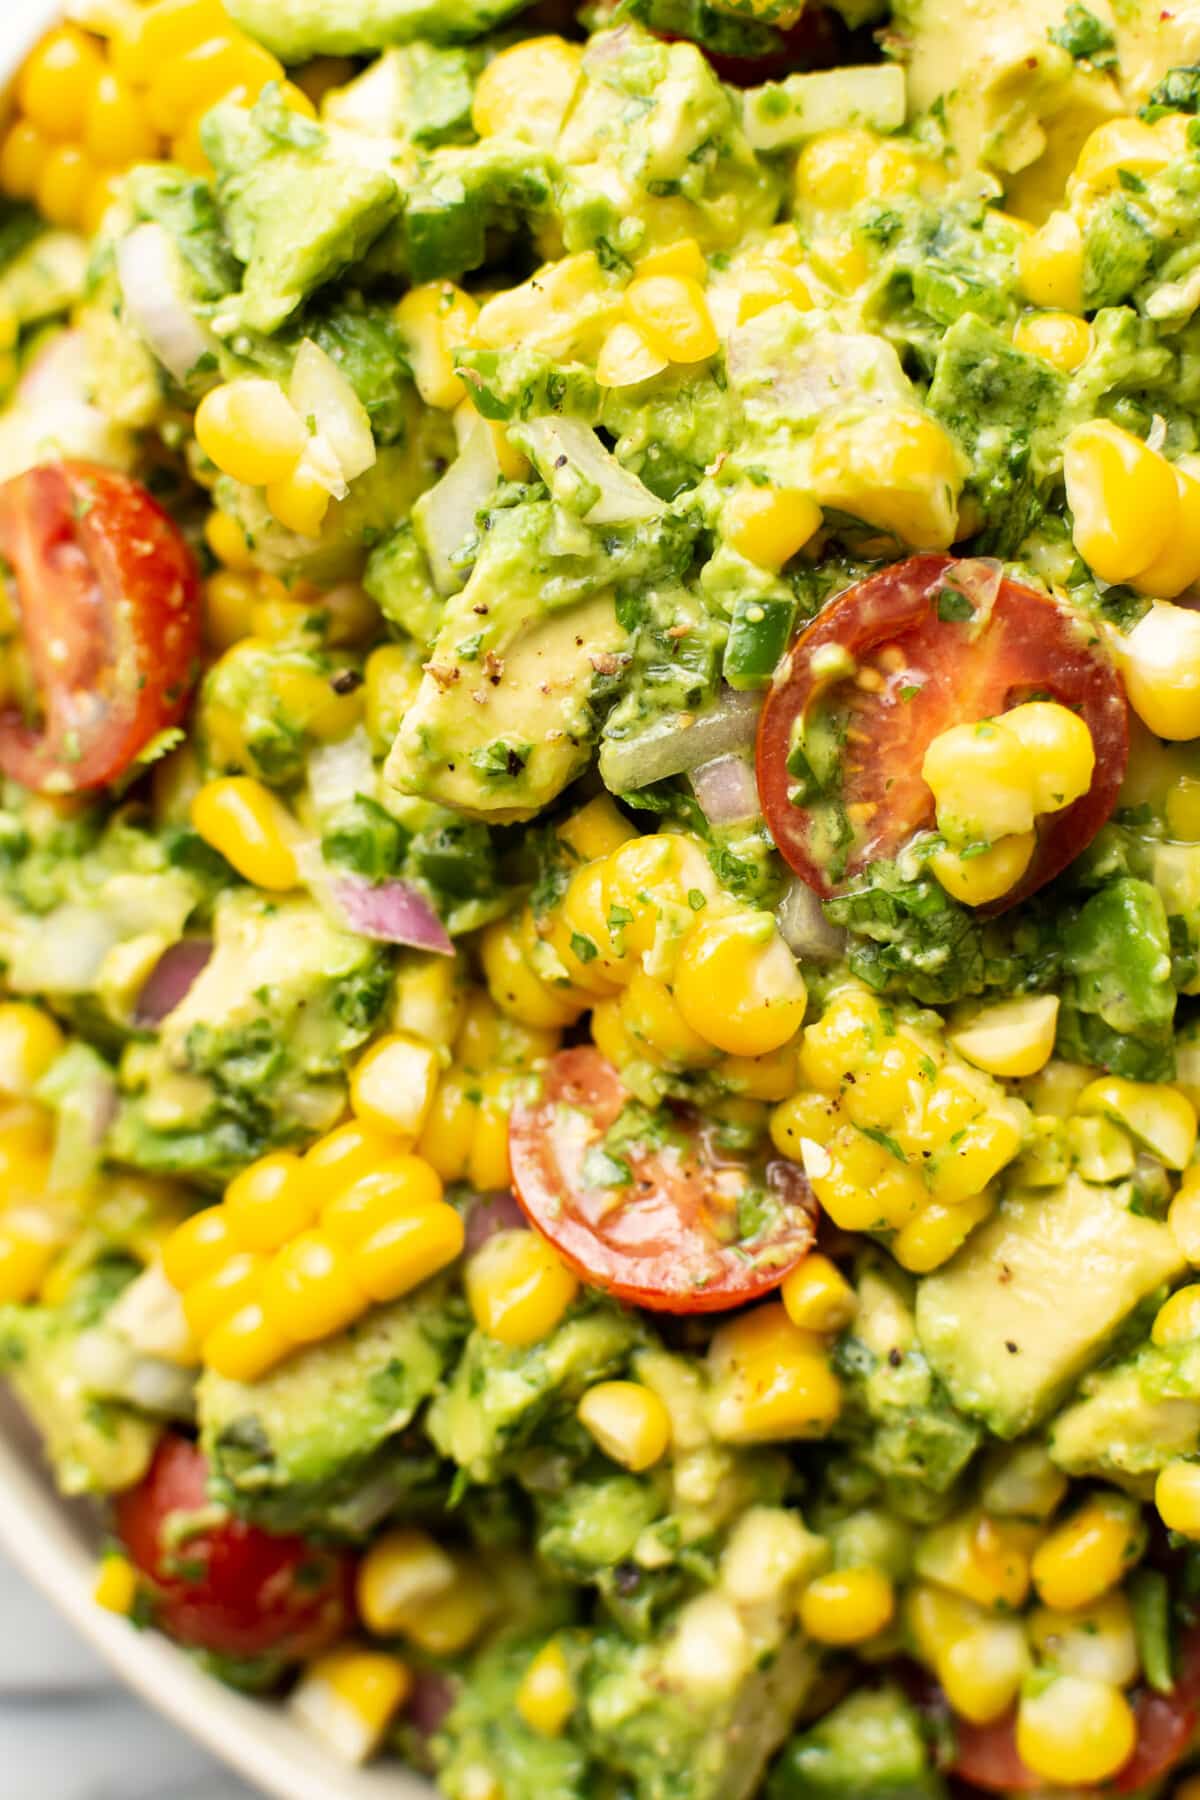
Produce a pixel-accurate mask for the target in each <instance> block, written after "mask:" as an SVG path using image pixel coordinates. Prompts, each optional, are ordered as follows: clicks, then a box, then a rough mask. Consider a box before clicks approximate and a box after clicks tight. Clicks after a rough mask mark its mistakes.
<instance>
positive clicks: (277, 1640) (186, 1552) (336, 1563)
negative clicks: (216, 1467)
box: [116, 1432, 353, 1661]
mask: <svg viewBox="0 0 1200 1800" xmlns="http://www.w3.org/2000/svg"><path fill="white" fill-rule="evenodd" d="M207 1482H208V1464H207V1462H206V1461H205V1458H204V1456H203V1455H202V1454H201V1452H200V1451H199V1450H198V1449H197V1448H196V1446H195V1445H194V1444H192V1443H190V1442H189V1441H188V1439H187V1438H184V1437H180V1436H178V1435H177V1434H176V1433H173V1432H169V1433H168V1434H167V1435H166V1436H165V1437H164V1438H163V1440H162V1442H161V1444H160V1445H159V1447H158V1450H157V1451H156V1453H155V1457H154V1461H153V1462H152V1463H151V1465H150V1468H149V1470H148V1472H147V1473H146V1475H145V1476H144V1478H143V1479H142V1480H141V1481H140V1482H139V1483H138V1485H137V1487H135V1488H131V1489H130V1491H129V1492H128V1493H127V1494H122V1495H121V1497H120V1499H119V1500H118V1501H117V1508H116V1513H117V1531H118V1533H119V1535H120V1538H121V1541H122V1543H123V1544H124V1545H125V1548H126V1549H127V1550H128V1552H129V1555H130V1558H131V1560H132V1561H133V1563H134V1564H135V1566H136V1567H137V1569H138V1570H139V1572H140V1573H141V1575H142V1576H144V1578H145V1580H146V1581H147V1582H148V1583H149V1585H150V1587H151V1589H152V1591H153V1593H154V1596H155V1600H156V1608H155V1620H156V1623H157V1624H158V1625H159V1626H160V1627H161V1628H162V1630H163V1631H165V1632H166V1633H167V1636H168V1637H172V1638H174V1639H175V1640H176V1642H177V1643H180V1644H187V1645H188V1646H189V1648H191V1649H193V1650H211V1651H214V1652H216V1653H217V1654H219V1655H222V1656H279V1657H284V1658H287V1659H288V1660H295V1661H299V1660H300V1659H301V1658H303V1657H307V1656H312V1655H314V1654H315V1653H316V1652H317V1651H318V1650H321V1649H323V1648H324V1646H325V1645H326V1644H328V1643H331V1642H332V1641H333V1639H335V1638H336V1637H339V1636H340V1635H341V1633H342V1632H344V1631H345V1629H346V1627H347V1625H348V1624H349V1622H350V1620H351V1619H352V1617H353V1600H352V1580H353V1562H352V1559H351V1558H350V1557H349V1556H348V1555H346V1554H345V1553H344V1552H342V1551H335V1550H329V1549H325V1548H323V1547H319V1546H317V1545H315V1544H310V1543H308V1542H307V1541H306V1540H305V1539H304V1538H302V1537H272V1536H271V1535H270V1533H269V1532H266V1531H261V1530H260V1529H259V1528H258V1526H257V1525H247V1524H246V1523H245V1522H244V1521H243V1520H241V1519H236V1518H233V1517H232V1516H226V1517H224V1518H221V1519H220V1520H219V1521H217V1522H215V1523H214V1522H212V1517H211V1515H212V1513H213V1504H212V1501H211V1500H210V1499H209V1497H208V1489H207ZM189 1514H191V1515H195V1516H196V1520H197V1527H198V1528H197V1529H196V1530H189V1529H188V1525H187V1520H188V1515H189Z"/></svg>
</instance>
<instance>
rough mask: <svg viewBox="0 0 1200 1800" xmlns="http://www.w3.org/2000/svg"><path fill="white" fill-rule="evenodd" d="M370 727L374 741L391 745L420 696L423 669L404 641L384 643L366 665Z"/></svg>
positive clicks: (371, 655)
mask: <svg viewBox="0 0 1200 1800" xmlns="http://www.w3.org/2000/svg"><path fill="white" fill-rule="evenodd" d="M363 675H364V677H365V688H364V692H365V694H366V705H367V730H368V732H369V733H370V735H371V738H372V740H373V741H374V742H375V743H377V744H380V745H383V746H384V747H387V746H390V744H391V741H392V739H393V738H394V737H395V735H396V732H397V730H398V729H399V726H400V721H401V719H402V718H403V717H404V714H405V712H406V711H407V710H408V707H409V705H410V704H411V702H412V700H413V699H414V698H415V696H416V691H417V688H418V686H419V685H420V681H421V668H420V664H419V663H418V662H415V661H414V660H413V658H412V656H411V655H410V654H409V652H408V650H407V649H406V648H405V646H404V645H403V644H381V645H380V647H379V649H378V650H372V652H371V654H370V656H368V658H367V660H366V663H365V665H364V667H363Z"/></svg>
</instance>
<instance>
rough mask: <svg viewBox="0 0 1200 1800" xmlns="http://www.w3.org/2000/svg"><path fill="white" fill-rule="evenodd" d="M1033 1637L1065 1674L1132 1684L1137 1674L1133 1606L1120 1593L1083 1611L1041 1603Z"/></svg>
mask: <svg viewBox="0 0 1200 1800" xmlns="http://www.w3.org/2000/svg"><path fill="white" fill-rule="evenodd" d="M1028 1627H1029V1641H1030V1643H1031V1644H1032V1646H1033V1648H1034V1650H1035V1651H1036V1653H1037V1655H1038V1657H1039V1659H1040V1660H1041V1661H1042V1662H1045V1663H1052V1664H1053V1666H1054V1667H1055V1668H1056V1669H1059V1670H1061V1672H1062V1673H1063V1674H1064V1675H1082V1676H1084V1677H1085V1678H1086V1679H1089V1680H1092V1681H1111V1682H1112V1683H1113V1685H1114V1686H1115V1687H1128V1685H1129V1683H1130V1682H1131V1681H1136V1680H1137V1676H1138V1648H1137V1634H1136V1632H1135V1630H1134V1624H1133V1609H1132V1607H1131V1606H1130V1604H1129V1601H1128V1600H1127V1599H1126V1598H1125V1595H1124V1594H1122V1593H1120V1592H1119V1591H1118V1592H1116V1593H1112V1594H1109V1595H1107V1596H1106V1597H1105V1598H1104V1599H1103V1600H1100V1601H1098V1602H1097V1604H1096V1605H1095V1606H1085V1607H1081V1608H1080V1610H1079V1611H1078V1612H1070V1613H1061V1612H1052V1611H1051V1610H1050V1608H1049V1607H1046V1606H1040V1607H1037V1608H1035V1610H1034V1611H1033V1612H1032V1613H1031V1614H1030V1615H1029V1619H1028Z"/></svg>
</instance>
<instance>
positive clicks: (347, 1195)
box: [321, 1154, 442, 1250]
mask: <svg viewBox="0 0 1200 1800" xmlns="http://www.w3.org/2000/svg"><path fill="white" fill-rule="evenodd" d="M326 1185H327V1184H326ZM441 1199H442V1182H441V1177H440V1176H439V1175H438V1172H437V1170H436V1169H435V1168H434V1167H433V1166H432V1164H430V1163H428V1162H426V1161H425V1158H424V1157H422V1156H407V1155H404V1154H401V1155H398V1156H396V1157H395V1158H394V1159H393V1160H392V1161H390V1162H386V1163H382V1164H380V1165H378V1166H377V1167H376V1168H374V1169H371V1170H367V1171H363V1172H361V1173H360V1174H358V1175H356V1176H355V1177H354V1179H353V1180H352V1181H350V1182H348V1183H347V1185H346V1186H345V1187H340V1186H339V1187H337V1188H336V1190H335V1192H333V1193H332V1194H330V1196H329V1198H328V1199H327V1200H325V1201H324V1203H323V1204H322V1206H321V1230H322V1231H323V1232H325V1233H326V1234H327V1236H329V1237H331V1238H332V1239H333V1241H334V1242H335V1243H337V1244H341V1245H342V1246H343V1247H344V1248H345V1249H348V1250H351V1249H353V1248H354V1246H355V1245H356V1244H360V1243H364V1242H365V1241H366V1240H367V1239H368V1238H370V1237H372V1236H373V1235H374V1233H375V1232H377V1231H378V1230H379V1229H380V1228H381V1227H382V1226H385V1225H389V1224H391V1223H392V1221H393V1220H395V1219H398V1218H410V1217H413V1216H416V1215H421V1214H424V1213H427V1212H428V1211H429V1210H430V1209H431V1208H432V1207H435V1206H438V1205H440V1204H441Z"/></svg>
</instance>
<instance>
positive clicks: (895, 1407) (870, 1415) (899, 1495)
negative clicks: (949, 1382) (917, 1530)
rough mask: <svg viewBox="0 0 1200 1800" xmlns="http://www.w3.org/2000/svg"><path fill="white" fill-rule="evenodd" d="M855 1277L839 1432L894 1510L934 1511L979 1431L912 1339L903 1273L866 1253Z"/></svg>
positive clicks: (839, 1358)
mask: <svg viewBox="0 0 1200 1800" xmlns="http://www.w3.org/2000/svg"><path fill="white" fill-rule="evenodd" d="M855 1285H856V1289H857V1292H858V1295H859V1310H858V1315H857V1317H856V1319H855V1322H854V1325H853V1327H852V1328H851V1329H850V1330H849V1331H848V1332H847V1333H846V1334H845V1335H844V1336H843V1337H842V1338H841V1340H840V1341H839V1343H838V1346H837V1350H836V1362H837V1367H838V1371H839V1373H840V1374H841V1377H842V1380H843V1384H844V1392H845V1404H844V1408H843V1413H842V1418H841V1421H840V1423H839V1427H838V1430H839V1435H842V1436H844V1437H846V1438H847V1439H848V1440H849V1442H850V1444H851V1445H852V1447H853V1450H854V1455H855V1458H856V1460H857V1461H859V1462H861V1463H864V1464H865V1465H866V1466H867V1468H869V1469H870V1470H871V1471H872V1473H873V1474H874V1475H876V1476H877V1477H878V1478H879V1479H880V1480H881V1481H882V1482H883V1484H884V1492H885V1494H886V1496H887V1499H888V1501H889V1503H890V1504H891V1505H892V1506H893V1507H894V1508H896V1510H898V1511H899V1512H901V1513H903V1514H904V1515H905V1516H906V1517H911V1518H917V1519H921V1518H926V1517H930V1516H934V1515H936V1513H937V1512H938V1511H939V1509H940V1507H939V1503H941V1504H942V1505H943V1506H944V1503H943V1502H941V1497H942V1496H944V1495H946V1494H947V1493H948V1492H949V1490H950V1489H951V1488H952V1487H953V1485H954V1483H955V1482H956V1481H957V1479H958V1477H959V1475H961V1473H962V1471H963V1469H964V1468H965V1467H966V1465H967V1463H968V1462H969V1461H970V1460H971V1457H972V1456H973V1455H974V1453H975V1451H976V1449H977V1448H978V1446H979V1441H980V1437H981V1435H982V1434H981V1432H980V1430H979V1427H978V1426H977V1425H976V1424H975V1423H974V1422H973V1421H972V1420H970V1419H965V1418H963V1417H962V1415H961V1414H960V1413H958V1412H956V1411H955V1409H954V1407H953V1406H952V1405H951V1403H950V1400H949V1399H948V1397H947V1394H946V1390H945V1387H944V1385H943V1383H942V1381H941V1380H940V1379H939V1378H938V1377H937V1375H935V1373H934V1371H933V1369H932V1368H931V1367H930V1364H929V1361H928V1360H927V1358H926V1356H925V1354H924V1352H923V1350H922V1348H921V1345H920V1344H919V1343H918V1342H917V1341H916V1328H915V1323H914V1318H913V1291H912V1289H913V1284H912V1282H911V1281H910V1280H909V1279H908V1277H906V1276H905V1275H904V1274H903V1273H902V1272H901V1271H900V1270H899V1269H897V1268H896V1267H895V1265H894V1264H893V1263H892V1262H891V1261H890V1259H884V1258H883V1257H880V1256H877V1255H875V1254H874V1253H870V1254H868V1255H867V1256H865V1257H864V1258H863V1260H862V1263H861V1264H860V1267H859V1270H858V1274H857V1277H856V1284H855Z"/></svg>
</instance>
